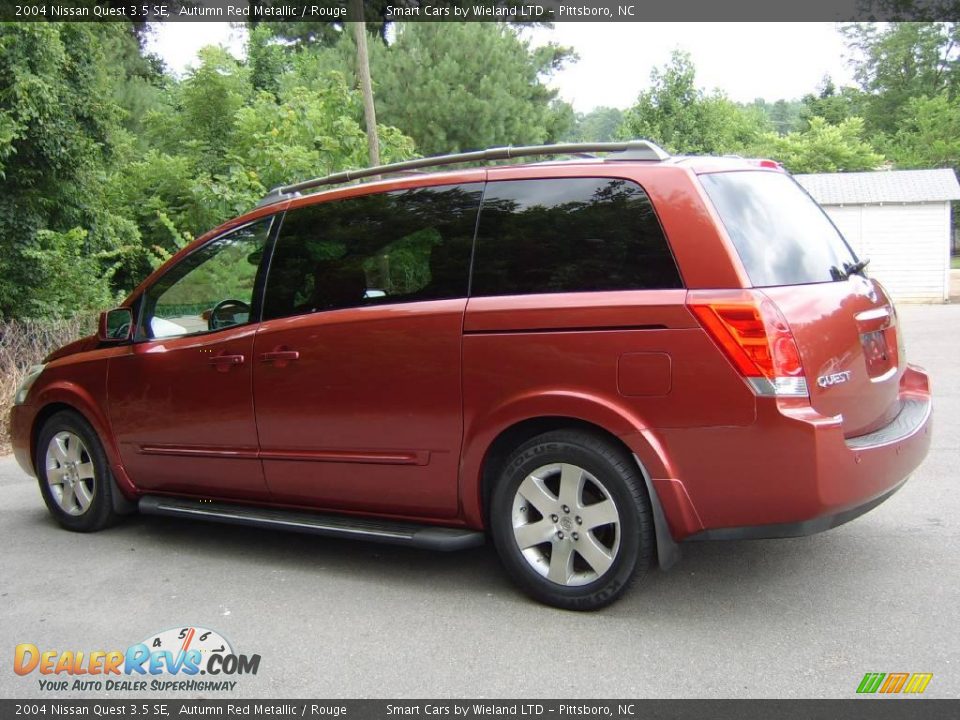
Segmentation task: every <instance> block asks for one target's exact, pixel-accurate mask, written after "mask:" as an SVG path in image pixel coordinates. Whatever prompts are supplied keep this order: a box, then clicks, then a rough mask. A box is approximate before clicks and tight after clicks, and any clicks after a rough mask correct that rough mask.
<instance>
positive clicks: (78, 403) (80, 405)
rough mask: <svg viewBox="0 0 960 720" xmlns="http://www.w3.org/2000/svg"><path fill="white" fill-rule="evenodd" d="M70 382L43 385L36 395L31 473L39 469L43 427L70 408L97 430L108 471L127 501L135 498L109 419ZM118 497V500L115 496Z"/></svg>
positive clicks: (32, 424) (135, 489) (32, 429)
mask: <svg viewBox="0 0 960 720" xmlns="http://www.w3.org/2000/svg"><path fill="white" fill-rule="evenodd" d="M77 390H78V388H74V387H73V386H72V384H65V385H59V384H58V385H53V386H50V387H47V388H44V391H43V393H42V395H41V396H40V397H39V398H38V400H39V405H40V409H39V410H38V411H37V413H36V414H35V415H34V417H33V422H32V423H31V425H30V463H31V465H33V469H34V473H37V472H38V468H37V467H36V457H37V440H38V438H39V436H40V431H41V429H42V428H43V426H44V425H45V424H46V423H47V421H49V420H50V418H51V417H53V416H54V415H56V414H57V413H58V412H61V411H70V412H73V413H76V414H77V415H79V416H80V417H81V418H83V420H84V421H86V422H87V423H88V424H89V425H90V427H91V428H93V431H94V432H95V433H96V435H97V437H98V438H99V440H100V444H101V445H102V446H103V451H104V454H105V455H106V456H107V462H108V463H109V464H110V470H111V471H112V473H113V478H114V484H115V485H116V487H117V489H118V490H120V493H121V494H122V496H123V497H124V498H126V499H127V500H133V499H135V498H136V497H137V495H138V492H137V488H136V486H135V485H134V484H133V482H132V481H131V480H130V478H129V477H128V476H127V473H126V471H125V470H124V468H123V463H122V462H121V461H120V454H119V452H118V451H117V448H116V446H115V445H114V442H113V435H112V434H111V432H110V423H109V420H108V419H107V418H106V417H105V416H104V415H103V414H102V413H101V412H100V411H99V410H98V409H97V407H96V404H95V403H94V402H93V401H92V399H90V398H89V397H88V396H87V395H86V393H85V392H82V391H81V392H78V391H77ZM118 500H119V499H118Z"/></svg>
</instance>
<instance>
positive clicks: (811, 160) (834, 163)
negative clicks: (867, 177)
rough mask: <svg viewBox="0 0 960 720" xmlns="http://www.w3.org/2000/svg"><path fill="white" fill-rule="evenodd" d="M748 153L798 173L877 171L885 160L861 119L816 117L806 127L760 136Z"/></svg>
mask: <svg viewBox="0 0 960 720" xmlns="http://www.w3.org/2000/svg"><path fill="white" fill-rule="evenodd" d="M749 154H751V155H758V156H761V157H769V158H773V159H775V160H777V161H778V162H779V163H781V164H782V165H783V166H784V167H786V168H787V169H788V170H790V171H791V172H795V173H811V172H853V171H857V170H876V169H878V168H879V167H880V166H881V164H882V163H883V160H884V158H883V156H882V155H881V154H879V153H878V152H876V151H875V150H874V149H873V147H872V146H871V145H870V143H868V142H867V141H866V140H864V127H863V119H862V118H847V119H846V120H843V121H841V122H840V123H839V124H837V125H833V124H831V123H829V122H827V120H825V119H824V118H820V117H814V118H811V119H810V121H809V124H808V126H807V127H806V128H805V129H804V130H799V131H796V132H791V133H787V134H786V135H778V134H776V133H765V134H763V135H761V136H760V137H759V138H758V139H757V142H756V144H755V145H754V146H753V147H752V148H750V153H749Z"/></svg>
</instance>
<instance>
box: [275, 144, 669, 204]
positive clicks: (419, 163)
mask: <svg viewBox="0 0 960 720" xmlns="http://www.w3.org/2000/svg"><path fill="white" fill-rule="evenodd" d="M595 152H605V153H609V154H608V155H607V156H606V157H605V158H604V160H668V159H669V158H670V154H669V153H667V152H666V151H665V150H664V149H663V148H661V147H660V146H659V145H657V144H655V143H652V142H650V141H649V140H629V141H625V142H602V143H566V144H559V145H528V146H523V147H501V148H490V149H488V150H476V151H474V152H465V153H456V154H454V155H438V156H436V157H429V158H419V159H417V160H406V161H404V162H398V163H391V164H389V165H378V166H376V167H371V168H362V169H360V170H346V171H344V172H338V173H334V174H332V175H327V176H325V177H319V178H314V179H313V180H304V181H303V182H298V183H294V184H292V185H281V186H279V187H275V188H274V189H273V190H271V191H270V192H269V193H268V194H267V195H266V196H264V198H263V199H262V200H261V201H260V202H258V203H257V207H262V206H263V205H272V204H273V203H276V202H280V201H281V200H288V199H290V198H292V197H296V196H297V195H299V194H300V193H301V192H302V191H304V190H311V189H313V188H316V187H321V186H323V185H339V184H342V183H347V182H351V181H353V180H360V179H362V178H368V177H374V176H377V175H392V174H396V173H402V172H407V171H410V170H417V169H419V168H428V167H440V166H443V165H459V164H461V163H469V162H481V161H487V160H509V159H511V158H520V157H533V156H537V155H577V156H580V157H584V156H587V157H589V156H588V155H586V154H587V153H595Z"/></svg>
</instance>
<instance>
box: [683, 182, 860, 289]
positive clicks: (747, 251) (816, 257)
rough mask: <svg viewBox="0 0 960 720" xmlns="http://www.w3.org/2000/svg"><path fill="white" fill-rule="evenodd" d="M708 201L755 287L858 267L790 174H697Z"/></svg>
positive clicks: (822, 277)
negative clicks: (713, 207) (847, 265)
mask: <svg viewBox="0 0 960 720" xmlns="http://www.w3.org/2000/svg"><path fill="white" fill-rule="evenodd" d="M700 182H702V183H703V187H704V188H706V191H707V194H708V195H709V196H710V200H711V201H713V204H714V206H715V207H716V208H717V212H718V213H719V214H720V218H721V220H723V224H724V227H726V229H727V234H728V235H729V236H730V239H731V240H732V241H733V244H734V245H735V246H736V248H737V253H738V254H739V255H740V260H741V261H742V262H743V266H744V269H746V271H747V274H748V275H749V276H750V282H752V283H753V284H754V285H755V286H757V287H764V286H769V285H802V284H804V283H817V282H829V281H830V280H837V279H839V278H841V277H842V271H843V269H844V264H845V263H851V264H852V263H855V262H857V259H856V257H855V256H854V254H853V251H852V250H851V249H850V247H849V246H848V245H847V243H846V241H845V240H844V239H843V236H842V235H840V233H839V232H838V231H837V229H836V228H835V227H834V226H833V223H831V222H830V219H829V218H828V217H827V215H826V213H825V212H823V210H821V209H820V206H819V205H817V203H816V202H814V200H813V199H812V198H811V197H810V196H809V195H807V193H806V192H804V191H803V189H802V188H801V187H800V186H799V185H798V184H797V183H796V181H795V180H794V179H793V178H791V177H790V176H789V175H785V174H783V173H776V172H763V171H756V172H728V173H716V174H713V175H701V176H700Z"/></svg>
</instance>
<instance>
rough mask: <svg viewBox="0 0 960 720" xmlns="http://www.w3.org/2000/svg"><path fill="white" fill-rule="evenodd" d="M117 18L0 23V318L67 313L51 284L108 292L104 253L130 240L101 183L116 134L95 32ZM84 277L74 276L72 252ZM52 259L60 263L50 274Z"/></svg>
mask: <svg viewBox="0 0 960 720" xmlns="http://www.w3.org/2000/svg"><path fill="white" fill-rule="evenodd" d="M111 32H113V33H115V32H123V29H122V28H120V27H115V28H110V27H109V26H104V27H100V26H90V25H86V24H81V23H69V24H63V25H53V24H49V23H23V24H13V23H10V24H4V25H3V26H2V27H0V162H2V167H0V171H2V179H0V183H2V185H0V243H2V247H0V317H9V316H19V315H28V316H29V315H34V316H36V315H45V314H69V313H71V312H73V311H74V310H76V302H83V301H84V300H83V297H84V295H83V294H81V297H80V298H79V299H77V300H76V301H74V299H72V296H71V295H70V294H69V293H64V292H61V291H60V290H59V289H58V288H57V286H58V285H59V286H60V287H61V288H62V287H67V286H71V285H74V284H75V285H76V287H81V286H83V285H84V284H87V285H89V286H90V293H89V294H87V295H86V297H87V298H91V297H92V298H96V299H97V300H98V301H99V300H102V299H103V298H104V297H105V296H106V295H108V294H109V288H110V277H111V274H112V272H113V271H114V269H115V268H114V267H113V262H112V261H111V262H110V263H108V264H100V263H99V259H100V258H104V257H107V256H109V257H110V258H111V259H113V258H117V257H119V256H120V255H121V254H123V253H127V252H131V251H132V250H133V246H134V245H135V243H136V230H135V228H134V227H133V225H132V224H131V223H130V222H129V221H128V220H126V219H125V218H123V217H122V216H120V215H119V214H117V213H116V212H114V209H113V208H112V207H111V206H110V205H108V204H105V203H104V201H103V198H102V195H101V190H102V187H103V185H104V183H105V182H106V180H107V177H108V176H109V173H110V169H111V167H112V163H114V162H115V161H116V160H117V148H118V145H120V144H121V143H122V135H123V130H122V127H121V119H122V111H121V109H120V107H119V105H118V104H117V103H116V102H115V101H114V99H113V93H112V85H111V80H110V77H109V75H108V65H107V62H106V58H105V54H104V52H103V43H102V38H103V37H104V34H107V36H108V37H109V33H111ZM81 251H82V254H83V255H84V256H86V257H89V258H93V261H92V262H90V263H85V264H84V265H83V268H84V271H86V272H87V273H88V276H87V277H86V278H85V279H84V280H83V282H79V281H78V282H76V283H74V278H72V277H70V275H71V274H72V273H74V272H79V269H78V266H77V265H76V264H75V263H70V262H67V263H65V264H63V263H60V264H54V261H56V260H57V258H58V256H59V255H64V256H65V257H74V256H75V255H76V253H78V252H81ZM52 267H57V268H58V269H59V270H60V271H61V272H60V274H59V275H58V276H54V277H51V276H50V272H51V268H52Z"/></svg>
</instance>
